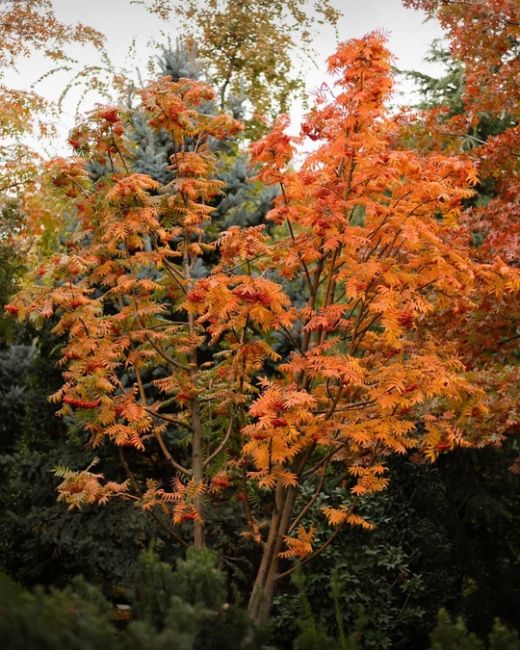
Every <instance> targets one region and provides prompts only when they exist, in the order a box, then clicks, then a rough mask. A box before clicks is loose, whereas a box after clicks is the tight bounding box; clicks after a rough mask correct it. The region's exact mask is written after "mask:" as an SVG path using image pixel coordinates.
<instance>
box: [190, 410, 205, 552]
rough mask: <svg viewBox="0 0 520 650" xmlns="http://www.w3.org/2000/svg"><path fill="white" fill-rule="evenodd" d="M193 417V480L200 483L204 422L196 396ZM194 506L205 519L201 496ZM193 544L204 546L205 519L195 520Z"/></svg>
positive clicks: (197, 498) (199, 546) (192, 411)
mask: <svg viewBox="0 0 520 650" xmlns="http://www.w3.org/2000/svg"><path fill="white" fill-rule="evenodd" d="M191 419H192V425H193V438H192V446H191V462H192V470H193V480H194V481H195V483H197V484H200V483H202V480H203V478H204V477H203V470H204V466H203V461H202V449H201V446H202V424H201V421H200V410H199V400H198V398H197V397H195V398H194V399H193V400H192V401H191ZM194 506H195V508H196V510H197V512H198V513H199V515H200V516H201V519H203V518H204V517H203V514H204V513H203V512H202V499H201V498H200V497H196V498H195V503H194ZM193 545H194V546H195V548H199V549H200V548H204V545H205V542H204V524H203V521H197V520H196V521H195V522H194V529H193Z"/></svg>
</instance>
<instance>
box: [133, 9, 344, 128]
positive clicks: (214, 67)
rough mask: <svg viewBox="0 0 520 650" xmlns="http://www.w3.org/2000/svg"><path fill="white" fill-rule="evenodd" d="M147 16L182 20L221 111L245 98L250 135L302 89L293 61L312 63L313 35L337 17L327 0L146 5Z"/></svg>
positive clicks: (334, 25)
mask: <svg viewBox="0 0 520 650" xmlns="http://www.w3.org/2000/svg"><path fill="white" fill-rule="evenodd" d="M145 4H147V5H148V6H149V8H150V10H151V11H154V12H156V13H158V14H160V15H161V16H162V17H164V18H167V17H169V16H171V15H172V14H173V15H174V16H175V18H176V19H177V20H180V23H181V26H182V33H183V35H184V37H185V38H186V40H187V41H188V42H189V43H191V45H192V47H193V48H194V49H196V52H197V56H198V58H199V59H200V60H201V62H202V64H203V65H204V69H205V71H206V73H207V75H208V80H209V81H210V83H212V84H214V85H215V87H216V88H218V103H219V106H220V108H221V109H223V108H224V107H225V106H226V104H227V103H228V102H229V100H230V99H232V97H233V96H234V97H244V98H245V99H246V100H247V103H248V104H249V105H250V107H252V109H253V111H254V112H255V113H256V115H253V116H252V117H250V119H249V120H248V121H247V127H248V132H249V133H250V134H254V133H256V134H257V135H258V133H259V132H260V131H262V130H265V125H264V124H263V123H262V122H261V121H259V120H258V114H261V115H262V114H264V113H265V114H267V115H269V117H271V118H272V117H274V116H276V115H278V114H279V113H284V112H286V111H287V110H288V107H289V101H290V100H291V99H293V98H294V97H295V96H296V95H297V94H301V93H302V91H303V90H304V86H303V81H302V78H301V76H300V73H298V74H296V75H295V74H294V72H293V70H294V63H293V56H294V54H297V55H298V56H303V57H304V58H307V59H309V62H310V60H311V55H312V54H311V53H312V31H313V30H314V29H315V28H316V26H317V25H323V24H326V25H330V26H332V27H336V25H337V21H338V19H339V17H340V15H341V13H340V11H338V10H337V9H336V8H334V7H333V5H332V3H331V2H330V0H322V1H321V2H311V3H309V2H306V1H305V0H288V1H285V2H281V1H280V0H254V1H246V0H232V1H230V0H209V2H208V3H207V4H206V5H204V6H202V5H201V4H200V3H199V2H197V1H196V0H189V1H188V2H178V1H177V0H146V2H145Z"/></svg>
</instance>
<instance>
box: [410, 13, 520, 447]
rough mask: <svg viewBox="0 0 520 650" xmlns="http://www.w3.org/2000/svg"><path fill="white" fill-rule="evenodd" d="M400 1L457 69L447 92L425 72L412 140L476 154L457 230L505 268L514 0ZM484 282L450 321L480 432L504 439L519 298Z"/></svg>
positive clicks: (510, 249)
mask: <svg viewBox="0 0 520 650" xmlns="http://www.w3.org/2000/svg"><path fill="white" fill-rule="evenodd" d="M405 4H406V5H407V6H413V7H416V8H419V7H420V8H423V9H425V10H426V11H428V12H429V13H430V14H432V15H435V16H436V17H437V18H438V19H439V21H440V22H441V25H442V26H443V27H444V28H445V29H446V31H447V35H448V38H449V41H450V50H451V55H452V57H453V59H454V63H453V65H454V66H455V68H454V69H452V71H451V72H452V73H453V72H455V70H456V71H457V72H456V75H453V74H451V75H449V76H451V83H454V86H452V92H451V93H450V92H448V93H442V92H439V91H440V90H441V88H442V84H443V81H442V80H439V83H437V84H435V83H434V84H433V87H432V85H431V81H432V80H430V82H428V80H426V86H425V89H426V90H428V87H430V88H432V89H433V92H432V93H431V97H430V100H431V101H430V102H429V106H427V107H426V108H427V110H426V112H425V113H424V115H423V117H424V122H423V128H422V129H421V128H420V126H419V125H420V121H417V120H414V125H413V128H412V131H413V133H414V139H415V141H416V142H417V138H419V142H420V143H421V146H427V147H429V148H430V149H432V150H442V151H453V152H461V153H464V154H465V155H467V156H468V157H469V158H471V159H472V160H473V161H474V162H475V165H476V167H477V169H478V173H479V184H478V185H477V187H476V189H477V194H476V195H475V197H474V198H473V199H472V200H471V201H468V202H467V203H466V206H465V208H466V209H465V211H464V214H463V216H462V219H461V225H462V226H463V227H462V229H461V230H460V231H459V232H458V233H457V237H459V238H460V237H464V238H466V239H467V241H469V242H470V243H471V252H472V256H473V258H474V259H476V260H478V261H480V262H485V263H486V264H495V266H496V268H497V269H498V268H499V267H501V268H502V269H503V272H504V273H507V272H508V269H512V268H517V267H518V265H519V262H520V258H519V256H518V251H519V250H520V248H519V241H520V240H519V237H520V218H519V217H520V211H519V204H518V196H519V185H518V182H519V181H518V179H519V173H518V172H519V170H520V168H519V163H518V160H519V155H518V151H519V143H520V126H519V124H518V116H519V114H520V112H519V111H520V103H519V102H520V95H519V93H518V84H517V78H518V71H519V60H520V59H519V57H518V47H519V42H520V8H519V5H518V3H517V2H514V1H513V2H510V1H508V0H505V1H501V0H491V1H489V2H478V1H477V2H473V1H472V2H470V1H467V2H466V1H464V2H454V1H451V0H447V1H445V0H443V1H442V2H440V1H439V0H406V1H405ZM476 25H478V28H476ZM446 79H447V78H445V80H446ZM428 84H430V86H428ZM421 130H422V135H418V132H419V131H421ZM480 282H482V284H483V285H484V286H483V287H482V289H481V291H480V295H479V297H478V298H477V302H478V303H479V307H478V309H476V310H474V314H475V317H474V318H473V319H471V320H470V321H467V322H466V323H465V324H464V326H462V327H460V325H461V324H460V322H459V321H458V319H457V316H456V314H453V318H452V319H451V318H450V322H452V323H453V324H454V327H453V329H452V335H453V337H454V338H455V339H457V340H458V346H459V350H460V354H461V356H462V359H463V360H464V362H465V364H466V366H467V367H468V368H474V369H475V371H476V374H478V375H479V381H480V382H481V385H482V387H483V388H484V389H485V390H486V393H487V395H488V398H487V399H488V413H487V414H486V415H485V416H484V417H483V418H482V419H481V421H480V423H479V428H480V431H481V436H482V438H483V440H488V441H492V442H493V443H495V444H501V443H502V442H503V441H504V439H505V437H506V436H510V435H513V434H515V433H518V432H519V431H520V418H519V414H518V409H517V386H518V379H519V376H520V374H519V373H520V369H519V366H518V353H517V342H518V337H519V333H518V332H519V331H518V323H519V319H520V313H519V311H518V304H519V303H518V296H517V294H516V293H515V292H506V293H505V294H502V293H497V294H494V295H492V294H490V293H489V291H488V290H487V289H486V288H485V285H486V282H487V280H486V276H485V275H483V276H481V278H480ZM439 326H440V327H444V324H443V323H440V324H439Z"/></svg>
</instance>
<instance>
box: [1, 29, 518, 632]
mask: <svg viewBox="0 0 520 650" xmlns="http://www.w3.org/2000/svg"><path fill="white" fill-rule="evenodd" d="M329 71H330V72H331V73H333V74H335V75H336V82H335V85H336V93H335V95H333V94H332V93H329V92H328V90H323V93H322V95H321V96H320V97H319V99H318V103H317V105H316V106H315V107H314V108H313V109H312V110H311V111H310V113H309V115H308V116H307V118H306V119H305V121H304V123H303V124H302V137H306V138H308V139H309V140H310V141H312V142H314V143H316V145H315V147H314V149H313V151H312V152H311V153H309V154H307V156H306V157H305V159H304V161H303V163H302V164H301V167H300V168H299V169H297V170H296V169H293V167H292V160H293V156H294V152H295V150H294V141H293V139H291V137H289V136H288V135H287V134H286V133H285V132H284V128H285V126H286V124H287V121H286V120H285V119H281V120H279V121H278V122H277V124H276V125H275V127H274V128H273V130H272V131H271V132H270V133H268V134H267V135H266V136H265V137H264V138H262V139H261V140H260V141H258V142H256V143H254V144H253V145H252V147H251V155H252V158H253V161H254V162H255V163H256V164H257V165H258V178H259V179H260V180H261V181H262V182H263V183H265V184H267V185H278V186H279V187H280V194H279V196H278V197H277V199H276V200H275V206H274V208H273V209H272V210H271V212H270V213H269V215H268V218H269V220H270V222H271V223H272V227H271V229H270V230H269V229H266V228H264V227H263V226H253V227H249V228H244V227H238V226H233V227H231V228H229V229H228V230H226V231H224V232H223V233H222V234H221V236H220V237H219V240H218V242H217V246H216V250H215V254H216V256H217V261H216V263H215V264H214V265H213V266H212V267H211V268H209V269H208V270H207V271H206V273H205V274H204V275H203V276H202V277H199V276H198V275H197V274H196V272H195V271H196V269H197V268H198V263H199V260H200V259H201V256H202V255H203V253H204V250H205V249H206V247H207V246H208V245H207V244H205V243H204V241H203V233H204V229H205V228H206V227H208V222H209V219H210V217H211V214H212V212H213V208H212V207H211V202H212V201H213V200H214V197H216V196H217V195H218V193H219V191H220V189H221V187H222V185H221V183H220V182H219V181H218V180H216V179H215V165H216V158H215V153H214V149H213V147H214V142H215V141H218V140H222V139H225V138H227V137H229V134H234V133H236V132H237V131H238V130H239V129H240V124H239V123H237V122H236V121H235V120H233V119H232V118H230V117H228V116H226V115H225V114H223V113H215V114H213V113H212V112H209V111H208V110H207V105H208V102H211V101H212V100H213V99H214V93H213V92H212V91H211V89H210V88H209V87H208V86H207V85H205V84H202V83H200V82H197V81H196V80H190V79H180V80H178V81H173V80H172V79H168V78H163V79H161V80H160V81H158V82H155V83H152V84H151V85H149V86H148V87H147V88H145V89H144V90H143V91H142V93H141V98H142V99H141V102H142V103H141V110H142V111H143V112H144V113H145V114H146V115H147V120H148V123H149V125H150V126H151V127H152V128H153V129H158V130H164V131H165V132H167V133H168V134H169V135H170V137H171V143H172V148H173V153H172V155H171V157H170V162H171V165H170V166H171V171H172V174H173V179H172V180H171V181H170V182H168V183H167V184H166V185H161V184H160V183H159V182H158V181H156V180H154V179H152V178H151V177H150V176H147V175H145V174H138V173H132V172H131V164H132V155H133V153H132V149H131V148H130V147H129V146H128V140H127V139H126V137H125V130H126V129H127V128H128V124H127V118H126V117H125V114H124V112H122V111H120V110H119V109H117V108H114V107H107V108H100V109H98V110H96V111H94V112H93V113H92V115H91V120H90V123H89V124H87V125H84V127H82V129H81V134H82V135H81V140H80V141H78V142H77V150H78V151H80V152H82V153H83V154H84V155H86V156H91V157H95V158H97V159H98V160H99V161H100V162H103V163H105V162H106V161H108V164H109V167H110V173H109V174H106V175H104V176H102V177H101V178H100V179H99V180H97V181H96V180H93V179H92V178H91V177H89V175H88V173H87V171H86V169H85V164H84V161H82V160H81V159H80V158H77V159H72V160H58V161H55V162H54V163H53V164H52V165H51V170H50V174H51V176H52V178H53V182H54V185H55V186H56V187H57V188H59V189H60V190H61V191H63V192H65V193H66V194H67V195H68V196H69V197H71V198H73V199H74V200H75V204H76V209H77V213H78V225H77V228H76V230H75V231H74V232H73V233H72V234H71V235H70V237H69V241H68V244H67V247H68V253H67V254H59V255H55V256H54V257H53V258H52V259H51V260H50V262H49V264H48V265H47V266H46V267H45V268H44V269H43V271H40V270H38V271H37V272H36V273H34V274H33V275H32V277H31V278H30V279H29V280H28V281H27V283H26V288H25V289H24V291H23V292H22V293H21V294H20V295H19V296H18V297H17V298H16V299H15V300H14V301H13V302H12V303H11V304H10V305H8V307H7V309H8V311H10V312H11V313H17V314H18V316H19V317H20V318H25V317H27V318H30V319H31V320H34V321H38V320H40V319H42V318H53V319H54V323H55V326H54V331H55V332H56V333H58V334H60V335H63V336H65V337H66V343H65V345H64V347H63V364H64V365H65V367H66V370H65V372H64V384H63V386H62V388H61V389H60V390H59V391H58V392H57V393H56V394H55V395H54V397H53V399H55V400H56V401H59V400H61V401H62V403H63V407H62V409H61V414H62V415H64V416H67V417H73V418H74V420H75V422H76V426H78V427H81V428H83V429H84V430H86V431H88V432H89V433H90V436H91V442H92V444H93V445H94V446H96V445H99V443H100V442H101V441H102V440H106V439H109V440H112V441H113V442H114V443H115V444H116V445H118V446H119V447H120V448H121V450H122V452H124V449H125V447H129V448H134V449H137V450H140V451H142V452H143V453H144V454H146V455H148V456H149V457H157V455H158V454H162V457H163V460H164V463H165V465H163V470H162V475H163V476H164V477H165V478H166V480H167V481H169V482H170V483H171V484H172V486H173V487H172V488H171V489H168V488H167V487H165V483H163V484H162V485H161V484H160V483H159V482H158V481H157V478H156V477H154V478H155V480H148V481H147V482H146V484H145V485H144V484H143V483H142V481H141V479H140V478H139V477H136V476H135V474H133V472H132V470H131V467H128V480H127V481H124V482H114V481H110V480H105V479H104V477H103V476H102V474H101V473H97V472H95V471H94V469H93V467H94V464H91V465H90V466H89V467H87V468H86V469H84V470H81V471H73V470H69V469H65V468H60V469H59V470H58V474H59V476H60V477H61V478H62V484H61V486H60V499H62V500H64V501H66V502H67V503H69V505H70V507H71V508H74V507H81V506H83V505H86V504H89V503H95V502H99V503H104V502H106V501H108V500H109V499H111V498H114V497H118V496H121V497H123V498H127V499H132V500H135V501H136V502H138V503H140V504H141V505H142V506H143V507H144V508H147V509H153V508H160V509H162V510H163V511H168V512H170V513H171V517H172V521H173V523H174V524H177V525H180V526H181V530H186V525H187V524H188V523H192V524H193V540H194V544H195V546H196V547H198V548H201V547H203V546H204V519H205V514H206V512H210V511H211V509H212V507H213V505H214V504H215V503H216V502H218V500H219V499H221V498H222V496H223V495H224V494H225V495H226V498H228V497H229V499H232V498H235V499H237V500H238V501H239V502H240V503H241V504H242V506H243V511H244V514H243V520H244V525H245V527H246V531H245V534H246V535H248V536H249V537H250V539H251V540H252V541H254V542H256V543H257V544H258V551H257V554H258V560H259V564H258V570H257V574H256V577H255V580H254V584H253V586H252V588H251V593H250V599H249V615H250V616H251V618H252V619H253V620H254V621H255V622H257V623H261V622H263V621H265V620H266V618H267V617H268V616H269V611H270V608H271V603H272V599H273V595H274V592H275V588H276V585H277V583H278V582H279V581H280V580H281V579H282V578H283V577H285V576H286V575H288V574H290V573H291V572H292V571H293V570H294V567H293V566H292V565H288V566H286V565H285V563H286V562H287V561H289V560H291V559H294V558H302V562H304V563H305V562H308V561H310V560H312V559H313V558H314V557H315V556H316V555H317V554H319V553H320V552H321V551H322V550H323V549H325V548H327V547H328V546H329V545H330V544H331V543H332V542H333V541H334V540H335V539H336V537H337V536H338V534H339V533H340V531H341V529H342V527H343V526H345V525H346V524H353V525H360V526H362V527H365V528H370V527H371V524H370V522H368V521H366V520H365V519H364V518H363V517H362V516H361V515H360V514H359V512H358V511H357V509H356V506H357V503H358V501H359V498H360V496H362V495H364V494H367V493H370V492H377V491H379V490H382V489H383V488H384V487H385V486H386V484H387V483H388V478H387V476H386V471H387V469H386V459H387V457H388V456H389V455H391V454H395V453H401V454H405V453H408V452H410V451H412V450H413V451H414V452H416V453H419V454H424V455H425V456H426V457H427V458H428V459H430V460H434V459H435V458H436V457H437V456H438V454H439V453H441V452H443V451H446V450H449V449H452V448H454V447H455V446H458V445H471V442H472V436H473V434H474V422H475V420H476V419H478V417H479V416H480V414H481V412H482V411H483V410H484V408H485V407H484V405H483V393H482V390H481V389H479V388H478V387H477V386H476V385H475V384H474V383H473V382H472V381H469V380H468V379H467V378H466V377H465V368H464V366H463V364H462V363H461V362H460V361H459V359H458V351H457V348H456V346H454V345H453V344H452V343H451V341H450V339H449V336H447V335H446V334H443V332H442V331H440V330H439V329H436V328H435V327H430V324H431V322H432V319H433V316H435V317H437V316H439V315H442V314H443V313H444V314H451V313H452V312H453V311H454V310H455V309H456V308H457V307H458V306H461V305H464V306H465V307H467V305H468V304H471V300H472V297H473V293H474V290H475V284H476V283H475V278H476V277H477V275H478V273H481V274H482V273H486V274H487V276H486V277H487V278H488V285H489V287H490V291H495V292H499V291H500V292H502V293H505V292H507V291H511V290H513V289H514V288H515V287H517V285H518V282H519V280H518V275H517V274H515V273H514V272H513V271H510V270H506V272H503V269H502V268H498V269H497V268H496V267H493V266H491V267H489V268H488V267H486V266H484V265H478V264H477V263H476V262H475V261H473V260H472V259H471V257H470V255H469V252H468V248H467V246H465V244H464V242H459V241H458V240H457V239H456V238H453V237H450V236H451V234H452V232H453V231H454V230H456V228H457V226H456V223H457V217H458V214H459V211H460V206H461V201H463V200H467V199H469V198H470V197H471V196H472V195H473V190H472V186H473V185H474V184H475V182H476V180H477V179H476V173H475V169H474V167H473V166H472V164H471V163H470V162H469V161H468V160H467V159H465V158H463V157H461V156H456V155H444V154H441V153H435V152H434V153H424V154H422V153H418V152H415V151H410V150H406V149H404V148H400V147H399V133H400V130H399V128H400V125H399V122H398V121H396V120H395V119H394V118H393V117H391V116H389V114H388V112H387V110H386V108H385V100H386V99H387V98H388V96H389V94H390V92H391V86H392V82H391V76H390V71H391V68H390V55H389V53H388V51H387V50H386V48H385V46H384V40H383V38H382V37H381V36H380V35H378V34H375V33H374V34H370V35H368V36H366V37H364V38H363V39H355V40H352V41H349V42H347V43H344V44H342V45H341V46H340V47H339V49H338V51H337V52H336V54H334V55H333V56H332V57H330V59H329ZM294 282H300V283H301V285H302V286H303V287H304V289H303V294H302V295H294V291H292V290H291V283H294ZM459 311H460V313H461V314H462V313H466V316H465V318H467V319H470V318H471V314H470V313H469V314H468V312H467V310H466V312H462V310H459ZM459 318H463V316H462V315H460V316H459ZM433 322H435V319H433ZM168 475H169V478H168ZM304 484H305V485H306V486H307V487H309V486H310V487H311V489H310V491H309V492H308V493H307V494H308V498H307V500H306V501H305V502H303V503H301V501H298V505H299V508H298V509H297V508H296V506H295V504H296V503H297V499H298V496H299V494H300V491H301V489H302V486H303V485H304ZM338 484H342V485H344V489H343V490H340V491H339V493H338V492H335V493H334V494H335V495H336V496H335V498H334V499H333V500H331V501H329V503H328V504H327V506H326V507H324V508H322V509H321V516H324V517H325V519H326V520H327V521H328V522H329V524H330V526H331V528H332V531H331V533H330V535H329V536H328V537H326V538H324V539H318V540H316V539H315V528H314V526H313V525H312V524H311V525H310V526H308V527H304V526H303V525H302V521H303V519H304V517H306V516H311V515H312V516H314V517H318V516H320V508H319V507H318V503H317V502H318V497H319V495H320V493H321V492H322V491H323V490H324V489H327V490H330V489H332V487H333V486H336V487H337V486H338Z"/></svg>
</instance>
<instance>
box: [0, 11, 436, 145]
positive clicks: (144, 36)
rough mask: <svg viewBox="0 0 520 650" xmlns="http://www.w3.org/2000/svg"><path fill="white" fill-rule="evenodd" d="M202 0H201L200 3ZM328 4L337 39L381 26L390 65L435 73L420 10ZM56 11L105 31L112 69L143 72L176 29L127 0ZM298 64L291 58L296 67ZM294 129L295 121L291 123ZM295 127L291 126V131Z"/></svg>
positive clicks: (88, 56) (31, 77)
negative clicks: (335, 16)
mask: <svg viewBox="0 0 520 650" xmlns="http://www.w3.org/2000/svg"><path fill="white" fill-rule="evenodd" d="M202 1H203V0H201V2H202ZM333 4H334V5H335V6H336V7H337V8H339V9H340V10H341V11H342V12H343V18H342V19H341V21H340V24H339V29H338V36H339V40H346V39H348V38H352V37H359V36H362V35H363V34H365V33H367V32H369V31H372V30H374V29H382V30H384V31H386V32H387V33H388V35H389V47H390V50H391V51H392V52H393V53H394V54H395V57H396V59H395V62H394V63H395V65H397V67H399V68H401V69H415V70H421V71H423V72H426V73H429V74H433V75H436V74H439V73H440V71H441V70H440V68H439V67H436V66H432V65H431V64H427V63H425V62H424V57H425V56H426V53H427V50H428V47H429V45H430V43H431V42H432V40H433V39H434V38H439V37H441V36H442V31H441V29H440V26H439V25H438V23H436V22H435V21H431V20H430V21H427V22H425V14H423V13H421V12H417V11H413V10H411V9H405V8H404V7H403V6H402V4H401V1H400V0H333ZM54 6H55V11H56V15H57V16H58V18H60V19H61V20H63V21H64V22H82V23H85V24H88V25H90V26H92V27H95V28H96V29H99V30H100V31H101V32H103V33H104V34H105V35H106V50H107V53H108V55H109V58H110V60H111V61H112V63H113V64H114V66H115V67H116V68H120V67H124V66H126V67H128V66H130V67H131V69H135V67H136V65H137V66H138V67H139V69H140V70H141V71H142V72H143V73H144V75H145V76H146V73H145V64H146V60H147V59H148V58H149V57H150V55H153V54H154V48H153V47H152V46H151V44H150V42H151V41H152V40H155V41H158V42H159V43H161V42H164V43H165V42H166V39H167V37H168V36H170V37H171V38H172V40H173V41H175V37H176V36H177V30H176V27H175V25H174V23H173V22H172V23H170V24H168V23H164V22H163V21H161V20H160V19H159V18H158V17H156V16H153V15H150V14H149V13H148V12H147V11H146V10H145V9H144V8H143V7H142V6H139V5H136V4H131V0H88V1H87V2H86V1H85V0H54ZM134 39H135V43H136V53H135V58H132V59H129V58H128V51H129V48H130V46H131V44H132V41H133V40H134ZM336 42H337V41H336V35H335V34H334V32H333V30H332V29H329V30H323V31H322V33H319V34H317V35H316V38H315V50H316V52H317V61H316V64H317V66H315V65H312V63H310V62H305V64H304V67H303V72H304V76H305V80H306V85H307V89H308V91H309V92H312V91H313V90H315V89H316V88H317V87H318V86H319V85H320V84H321V83H322V82H323V81H324V80H325V78H326V76H325V72H324V71H325V64H324V61H325V59H326V57H327V56H328V55H329V54H331V53H332V52H333V51H334V49H335V47H336ZM72 53H73V56H75V57H76V58H77V59H78V60H79V61H80V63H81V64H90V65H96V64H98V63H99V55H98V53H97V52H95V51H94V50H93V49H90V48H83V47H81V48H80V47H77V48H74V49H73V50H72ZM301 63H302V62H300V61H295V65H296V66H298V65H301ZM51 67H52V66H51V65H50V64H49V62H46V61H44V60H43V57H39V56H34V57H32V58H31V59H30V60H29V61H23V62H21V63H20V65H19V68H18V71H14V70H12V71H9V73H8V74H7V75H6V77H5V82H6V83H7V84H8V85H10V86H14V87H17V88H29V87H30V86H31V84H33V83H34V82H35V81H36V80H37V79H38V78H39V77H41V76H42V75H43V74H45V72H47V71H48V70H49V69H50V68H51ZM69 80H70V73H59V74H55V75H52V76H48V77H46V78H45V79H44V80H43V81H41V82H40V83H38V84H37V85H36V87H35V89H36V90H37V92H39V93H40V94H42V95H44V96H45V97H47V98H49V99H56V98H57V97H58V96H59V95H60V92H61V90H62V89H63V87H64V85H65V84H66V83H67V82H68V81H69ZM410 88H411V86H410V85H408V86H402V87H401V88H400V90H401V92H402V93H403V94H402V95H401V96H400V97H399V96H397V97H396V98H395V99H394V101H395V103H406V102H407V101H410V98H411V95H410ZM78 99H79V94H78V93H74V92H71V93H70V96H68V97H67V99H66V101H65V102H64V105H63V108H64V110H63V112H62V114H61V115H60V124H59V127H60V128H59V138H58V139H57V140H56V141H54V142H53V143H50V145H49V147H48V153H49V154H52V155H56V154H61V155H63V154H64V153H67V151H68V149H67V145H66V138H67V133H68V131H69V130H70V128H72V126H73V125H74V121H75V118H74V111H75V109H76V106H77V103H78ZM95 101H97V98H96V97H95V96H92V95H91V96H87V97H86V98H85V99H84V100H83V102H82V104H81V110H82V111H83V110H84V111H86V110H88V109H90V108H91V107H92V106H93V104H94V103H95ZM301 112H302V109H301V106H299V105H295V106H294V108H293V111H292V115H291V117H292V120H293V122H295V123H297V122H298V121H299V118H300V117H301ZM295 127H296V124H295ZM295 130H296V129H295Z"/></svg>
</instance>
